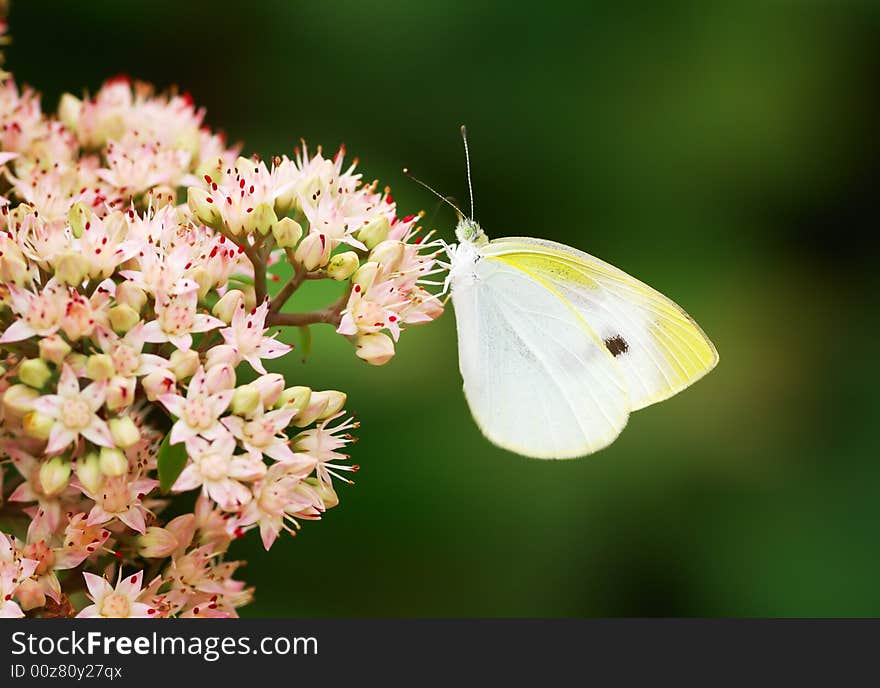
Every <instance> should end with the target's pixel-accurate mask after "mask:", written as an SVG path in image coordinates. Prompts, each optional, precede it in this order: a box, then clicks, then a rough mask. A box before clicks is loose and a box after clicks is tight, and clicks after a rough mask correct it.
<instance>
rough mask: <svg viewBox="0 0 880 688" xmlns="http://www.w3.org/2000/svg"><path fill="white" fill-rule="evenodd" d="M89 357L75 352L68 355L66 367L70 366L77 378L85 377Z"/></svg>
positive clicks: (65, 362) (65, 361) (65, 358)
mask: <svg viewBox="0 0 880 688" xmlns="http://www.w3.org/2000/svg"><path fill="white" fill-rule="evenodd" d="M88 360H89V359H88V356H86V355H85V354H81V353H79V352H78V351H74V352H73V353H71V354H67V356H65V357H64V365H67V366H70V369H71V370H72V371H73V372H74V373H76V376H77V377H85V375H86V363H87V362H88Z"/></svg>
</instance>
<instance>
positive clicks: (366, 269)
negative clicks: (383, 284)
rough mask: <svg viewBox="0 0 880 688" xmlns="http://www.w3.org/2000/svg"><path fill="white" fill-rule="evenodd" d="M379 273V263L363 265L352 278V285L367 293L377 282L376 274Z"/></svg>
mask: <svg viewBox="0 0 880 688" xmlns="http://www.w3.org/2000/svg"><path fill="white" fill-rule="evenodd" d="M378 272H379V263H375V262H369V263H364V264H363V265H361V266H360V267H359V268H358V270H357V272H356V273H354V275H353V276H352V278H351V283H352V284H354V285H357V286H359V287H360V288H361V289H363V290H364V291H367V290H368V289H369V288H370V287H372V286H373V282H375V281H376V274H377V273H378Z"/></svg>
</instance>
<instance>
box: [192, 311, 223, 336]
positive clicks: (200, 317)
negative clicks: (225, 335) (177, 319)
mask: <svg viewBox="0 0 880 688" xmlns="http://www.w3.org/2000/svg"><path fill="white" fill-rule="evenodd" d="M225 325H226V323H225V322H223V321H222V320H220V319H219V318H215V317H214V316H213V315H205V314H204V313H196V316H195V318H194V319H193V326H192V331H193V332H208V331H209V330H216V329H217V328H218V327H224V326H225Z"/></svg>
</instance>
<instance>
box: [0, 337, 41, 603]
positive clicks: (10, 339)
mask: <svg viewBox="0 0 880 688" xmlns="http://www.w3.org/2000/svg"><path fill="white" fill-rule="evenodd" d="M36 333H37V332H36V330H35V329H34V328H33V327H31V326H30V325H28V324H27V323H26V322H25V321H24V320H16V321H15V322H14V323H12V324H11V325H10V326H9V327H7V328H6V332H4V333H3V336H2V337H0V344H5V343H6V342H20V341H21V340H22V339H27V338H28V337H33V336H34V335H35V334H36ZM16 606H18V605H16Z"/></svg>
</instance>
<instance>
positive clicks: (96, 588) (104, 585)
mask: <svg viewBox="0 0 880 688" xmlns="http://www.w3.org/2000/svg"><path fill="white" fill-rule="evenodd" d="M83 578H85V581H86V587H87V588H88V589H89V596H90V597H91V598H92V601H93V602H94V603H95V604H101V600H103V599H104V595H106V594H108V593H111V592H113V587H112V586H111V585H110V583H108V582H107V581H106V580H104V579H103V578H101V576H96V575H95V574H94V573H89V572H88V571H83ZM86 609H88V607H86ZM83 611H85V610H83Z"/></svg>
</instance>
